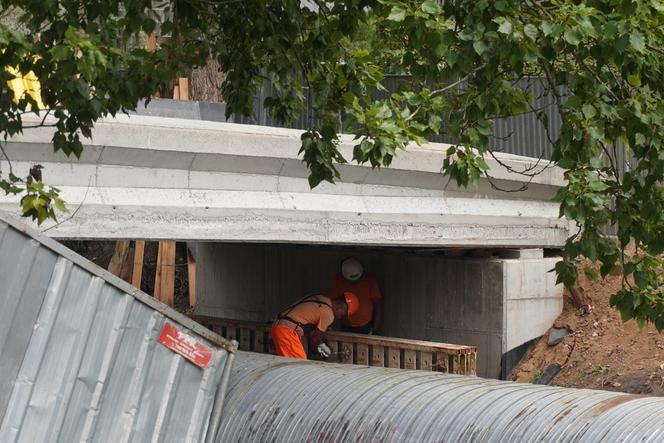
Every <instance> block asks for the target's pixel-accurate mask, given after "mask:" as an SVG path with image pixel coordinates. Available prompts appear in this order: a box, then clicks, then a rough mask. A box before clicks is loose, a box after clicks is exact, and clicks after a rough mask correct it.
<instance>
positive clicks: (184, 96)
mask: <svg viewBox="0 0 664 443" xmlns="http://www.w3.org/2000/svg"><path fill="white" fill-rule="evenodd" d="M178 89H179V90H180V100H189V79H188V78H187V77H180V78H178Z"/></svg>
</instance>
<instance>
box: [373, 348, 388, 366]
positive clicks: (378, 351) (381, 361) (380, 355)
mask: <svg viewBox="0 0 664 443" xmlns="http://www.w3.org/2000/svg"><path fill="white" fill-rule="evenodd" d="M369 354H370V357H371V359H370V364H371V366H378V367H380V368H382V367H383V366H385V348H383V347H382V346H378V345H376V346H369Z"/></svg>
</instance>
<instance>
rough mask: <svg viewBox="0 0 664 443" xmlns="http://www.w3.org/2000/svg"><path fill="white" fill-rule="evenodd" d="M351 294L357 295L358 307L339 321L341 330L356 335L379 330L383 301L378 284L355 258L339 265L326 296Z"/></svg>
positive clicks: (349, 258) (350, 258)
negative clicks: (338, 272)
mask: <svg viewBox="0 0 664 443" xmlns="http://www.w3.org/2000/svg"><path fill="white" fill-rule="evenodd" d="M344 292H352V293H353V294H355V295H357V299H358V300H359V302H360V306H359V308H358V309H357V311H356V312H355V313H354V314H350V315H348V317H347V318H345V319H341V330H342V331H344V332H354V333H357V334H373V333H376V332H377V331H379V330H380V327H381V322H382V317H383V299H382V297H381V294H380V289H379V288H378V282H377V281H376V279H375V278H374V276H373V275H371V274H370V273H368V272H365V271H364V267H363V266H362V263H360V261H359V260H358V259H356V258H355V257H348V258H347V259H345V260H344V261H343V262H342V263H341V273H340V274H337V275H336V276H335V277H334V281H333V282H332V287H331V288H330V292H329V293H328V295H329V296H330V297H337V296H338V294H343V293H344Z"/></svg>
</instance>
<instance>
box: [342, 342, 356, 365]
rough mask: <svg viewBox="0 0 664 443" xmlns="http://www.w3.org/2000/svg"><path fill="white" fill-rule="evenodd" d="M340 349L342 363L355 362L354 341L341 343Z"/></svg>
mask: <svg viewBox="0 0 664 443" xmlns="http://www.w3.org/2000/svg"><path fill="white" fill-rule="evenodd" d="M340 348H341V349H340V350H339V352H341V363H347V364H351V365H352V364H353V362H354V361H355V359H354V352H353V344H352V343H340Z"/></svg>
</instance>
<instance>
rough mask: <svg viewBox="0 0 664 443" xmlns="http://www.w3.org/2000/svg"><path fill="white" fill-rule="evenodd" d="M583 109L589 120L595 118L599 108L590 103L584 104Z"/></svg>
mask: <svg viewBox="0 0 664 443" xmlns="http://www.w3.org/2000/svg"><path fill="white" fill-rule="evenodd" d="M581 110H582V112H583V116H584V117H585V118H587V119H588V120H590V119H591V118H593V117H594V116H596V115H597V110H596V109H595V107H594V106H593V105H590V104H585V105H583V107H582V108H581Z"/></svg>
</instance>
